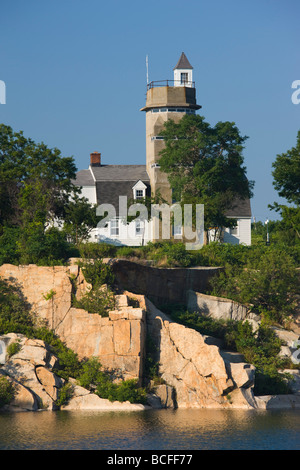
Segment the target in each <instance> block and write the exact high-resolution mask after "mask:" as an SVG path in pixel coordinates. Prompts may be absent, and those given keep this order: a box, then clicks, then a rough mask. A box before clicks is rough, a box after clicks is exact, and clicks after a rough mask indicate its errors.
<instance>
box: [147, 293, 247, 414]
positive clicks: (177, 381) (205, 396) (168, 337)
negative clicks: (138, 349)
mask: <svg viewBox="0 0 300 470" xmlns="http://www.w3.org/2000/svg"><path fill="white" fill-rule="evenodd" d="M145 302H146V310H147V328H148V332H149V333H150V334H151V337H152V340H153V341H154V343H155V345H156V349H157V361H158V363H159V372H160V374H161V377H162V378H163V379H164V381H165V382H166V383H167V384H168V385H170V386H172V387H173V388H174V389H175V392H176V403H177V406H178V408H230V407H231V408H245V409H249V408H254V407H256V403H255V398H254V395H253V389H252V387H253V384H254V382H253V376H254V367H253V366H251V365H250V364H247V363H245V362H244V360H243V358H241V357H240V358H238V360H237V357H234V359H233V360H230V355H229V356H227V357H226V358H225V357H223V356H222V353H221V350H220V348H219V347H218V346H217V345H215V344H212V342H207V338H206V337H205V336H204V335H201V334H200V333H198V332H197V331H195V330H192V329H190V328H186V327H185V326H183V325H180V324H178V323H175V322H172V321H171V320H170V319H169V318H168V317H167V316H166V315H165V314H163V313H162V312H161V311H159V310H158V309H157V308H156V307H155V306H154V305H153V304H152V303H151V302H150V301H149V300H148V299H145ZM209 343H210V344H209ZM241 360H242V362H241ZM238 361H239V362H238Z"/></svg>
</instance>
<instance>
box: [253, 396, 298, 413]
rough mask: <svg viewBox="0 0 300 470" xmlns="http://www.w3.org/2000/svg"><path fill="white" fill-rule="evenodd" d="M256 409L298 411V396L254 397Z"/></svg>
mask: <svg viewBox="0 0 300 470" xmlns="http://www.w3.org/2000/svg"><path fill="white" fill-rule="evenodd" d="M256 403H257V407H258V408H259V409H262V410H274V409H300V396H298V395H264V396H262V397H256Z"/></svg>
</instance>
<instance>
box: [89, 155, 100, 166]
mask: <svg viewBox="0 0 300 470" xmlns="http://www.w3.org/2000/svg"><path fill="white" fill-rule="evenodd" d="M90 156H91V160H90V165H91V166H101V153H99V152H93V153H91V155H90Z"/></svg>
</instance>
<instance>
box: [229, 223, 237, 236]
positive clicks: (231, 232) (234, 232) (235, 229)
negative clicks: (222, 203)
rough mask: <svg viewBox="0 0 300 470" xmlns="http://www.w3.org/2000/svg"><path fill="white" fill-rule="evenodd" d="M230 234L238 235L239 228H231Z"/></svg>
mask: <svg viewBox="0 0 300 470" xmlns="http://www.w3.org/2000/svg"><path fill="white" fill-rule="evenodd" d="M230 234H231V235H238V234H239V226H238V225H236V226H235V227H232V228H231V229H230Z"/></svg>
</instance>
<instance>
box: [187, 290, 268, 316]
mask: <svg viewBox="0 0 300 470" xmlns="http://www.w3.org/2000/svg"><path fill="white" fill-rule="evenodd" d="M187 307H188V309H189V310H191V311H194V312H199V313H201V315H205V316H208V317H211V318H214V319H215V320H235V321H239V320H246V319H247V320H251V321H256V322H259V321H260V318H259V317H258V316H257V315H255V314H253V313H251V312H250V311H249V309H248V307H247V306H245V305H243V304H240V303H238V302H235V301H234V300H230V299H224V298H223V297H216V296H213V295H206V294H202V293H201V292H195V291H193V290H189V291H188V292H187Z"/></svg>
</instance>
